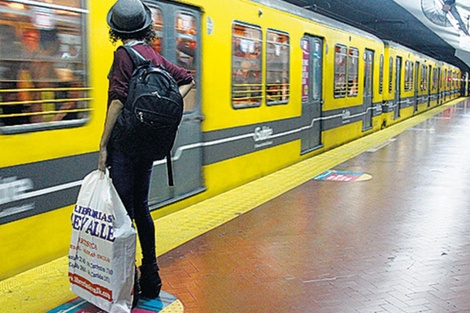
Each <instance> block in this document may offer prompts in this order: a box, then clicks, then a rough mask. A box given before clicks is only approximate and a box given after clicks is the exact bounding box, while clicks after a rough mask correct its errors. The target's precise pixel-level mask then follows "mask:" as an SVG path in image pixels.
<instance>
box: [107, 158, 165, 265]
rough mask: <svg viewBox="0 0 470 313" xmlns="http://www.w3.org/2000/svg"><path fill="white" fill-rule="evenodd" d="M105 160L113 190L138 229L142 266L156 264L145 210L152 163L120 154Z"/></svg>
mask: <svg viewBox="0 0 470 313" xmlns="http://www.w3.org/2000/svg"><path fill="white" fill-rule="evenodd" d="M108 161H109V165H110V166H111V168H110V176H111V178H112V180H113V184H114V187H115V188H116V190H117V192H118V194H119V197H120V198H121V200H122V202H123V204H124V206H125V207H126V210H127V213H128V214H129V216H130V217H131V219H132V220H133V221H135V225H136V227H137V234H138V236H139V241H140V246H141V248H142V256H143V259H142V264H156V263H157V258H156V253H155V225H154V223H153V220H152V217H151V215H150V211H149V207H148V194H149V187H150V176H151V174H152V165H153V161H152V160H148V159H142V158H138V157H137V158H136V157H130V156H128V155H126V154H125V153H122V152H120V151H112V152H111V154H110V156H109V160H108ZM157 268H158V265H157Z"/></svg>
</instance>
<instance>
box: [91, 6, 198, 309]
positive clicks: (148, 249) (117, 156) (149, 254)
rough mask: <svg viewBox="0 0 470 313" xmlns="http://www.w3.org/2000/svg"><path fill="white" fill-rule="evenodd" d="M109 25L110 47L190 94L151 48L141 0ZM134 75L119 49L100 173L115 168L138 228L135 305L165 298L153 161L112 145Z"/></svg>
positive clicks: (177, 71)
mask: <svg viewBox="0 0 470 313" xmlns="http://www.w3.org/2000/svg"><path fill="white" fill-rule="evenodd" d="M107 22H108V25H109V27H110V40H111V42H113V43H115V42H117V41H119V40H120V41H122V43H123V44H124V45H127V46H132V47H133V48H134V49H135V50H137V51H138V52H139V53H140V54H141V55H142V56H143V57H145V58H146V59H148V60H151V61H152V62H153V64H154V65H163V66H164V68H165V69H166V70H167V72H169V73H170V74H171V75H172V76H173V78H174V79H175V81H176V82H177V83H178V86H180V87H179V90H180V93H181V95H182V96H183V97H184V96H185V95H186V94H187V93H188V92H189V90H190V89H191V88H192V86H193V85H194V81H193V77H192V76H191V74H190V72H189V71H187V70H185V69H183V68H181V67H178V66H176V65H174V64H172V63H171V62H169V61H168V60H166V59H165V58H163V57H162V56H161V55H160V54H158V53H157V52H155V51H154V50H153V48H152V46H151V45H150V44H151V42H152V40H153V39H154V38H155V31H154V29H153V22H152V15H151V11H150V9H149V8H148V7H147V6H146V5H145V4H144V3H142V2H141V1H140V0H119V1H117V2H116V3H115V4H114V6H113V7H112V8H111V9H110V11H109V12H108V16H107ZM133 69H134V65H133V62H132V60H131V58H130V56H129V55H128V53H127V51H126V50H125V49H124V48H123V47H119V48H117V49H116V51H115V52H114V61H113V65H112V67H111V71H110V72H109V75H108V79H109V89H108V112H107V116H106V122H105V126H104V130H103V134H102V137H101V142H100V153H99V164H98V168H99V169H100V170H101V171H105V169H106V167H107V166H108V167H109V168H110V176H111V178H112V180H113V184H114V186H115V187H116V190H117V192H118V194H119V196H120V197H121V200H122V202H123V203H124V206H125V207H126V210H127V212H128V214H129V216H130V217H131V219H132V220H133V221H135V224H136V227H137V233H138V236H139V241H140V245H141V248H142V255H143V258H142V266H141V267H140V272H141V277H140V287H139V281H138V280H136V283H135V285H134V305H135V304H136V303H137V300H138V297H139V292H140V289H141V295H142V296H143V297H147V298H156V297H158V295H159V294H160V290H161V286H162V282H161V278H160V275H159V274H158V270H159V267H158V263H157V258H156V252H155V226H154V223H153V220H152V217H151V215H150V211H149V207H148V193H149V186H150V176H151V173H152V166H153V160H151V159H148V158H145V157H144V156H140V157H139V156H138V157H130V156H129V155H127V154H126V153H125V152H124V151H119V150H118V149H116V148H115V147H113V141H112V140H110V138H111V132H112V130H113V128H114V125H115V123H116V120H117V118H118V116H119V114H120V112H121V110H122V109H123V106H124V103H126V98H127V90H128V86H129V80H130V77H131V75H132V72H133ZM136 276H137V275H136ZM136 299H137V300H136Z"/></svg>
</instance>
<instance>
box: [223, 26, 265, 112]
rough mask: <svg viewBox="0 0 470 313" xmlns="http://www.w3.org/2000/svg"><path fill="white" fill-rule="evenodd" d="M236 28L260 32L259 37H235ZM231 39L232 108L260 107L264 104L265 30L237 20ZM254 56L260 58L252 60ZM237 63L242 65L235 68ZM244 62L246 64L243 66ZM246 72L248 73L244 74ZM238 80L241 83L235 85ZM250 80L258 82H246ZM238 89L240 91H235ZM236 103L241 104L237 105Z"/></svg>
mask: <svg viewBox="0 0 470 313" xmlns="http://www.w3.org/2000/svg"><path fill="white" fill-rule="evenodd" d="M236 27H241V28H244V30H245V31H246V30H251V31H253V32H258V33H259V37H244V36H241V35H235V28H236ZM231 38H232V49H231V51H232V52H231V54H232V56H231V57H232V62H231V70H232V75H231V77H232V78H231V88H230V90H231V104H232V107H233V108H235V109H243V108H253V107H259V106H261V104H262V102H263V72H262V66H263V30H262V28H261V27H260V26H258V25H253V24H248V23H245V22H241V21H238V20H235V21H233V22H232V37H231ZM256 43H258V45H256ZM257 48H259V53H257V52H256V49H257ZM243 50H245V51H243ZM237 54H238V55H237ZM253 55H254V56H256V55H258V57H257V58H251V59H250V58H249V57H251V56H253ZM245 56H246V57H245ZM235 62H239V63H240V64H239V65H238V66H237V67H235ZM242 62H243V63H244V64H242ZM247 66H248V68H247ZM250 68H252V69H250ZM245 71H246V73H244V72H245ZM256 73H257V74H256ZM256 75H258V77H256ZM243 76H246V78H245V79H244V77H243ZM236 79H238V80H239V81H240V83H235V80H236ZM248 79H253V80H256V81H255V83H249V82H248V83H247V82H246V81H247V80H248ZM243 80H246V81H243ZM245 87H246V88H245ZM236 88H240V89H238V90H235V89H236ZM244 88H245V89H244ZM235 94H240V95H242V96H241V97H239V99H246V100H247V101H245V102H243V100H236V98H235V97H234V95H235ZM243 95H244V96H243ZM235 101H240V102H238V103H236V102H235Z"/></svg>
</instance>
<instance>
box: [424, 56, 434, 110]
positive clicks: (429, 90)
mask: <svg viewBox="0 0 470 313" xmlns="http://www.w3.org/2000/svg"><path fill="white" fill-rule="evenodd" d="M432 72H433V71H432V66H431V65H429V67H428V73H427V77H426V79H427V82H428V108H429V107H431V88H432V79H431V77H432Z"/></svg>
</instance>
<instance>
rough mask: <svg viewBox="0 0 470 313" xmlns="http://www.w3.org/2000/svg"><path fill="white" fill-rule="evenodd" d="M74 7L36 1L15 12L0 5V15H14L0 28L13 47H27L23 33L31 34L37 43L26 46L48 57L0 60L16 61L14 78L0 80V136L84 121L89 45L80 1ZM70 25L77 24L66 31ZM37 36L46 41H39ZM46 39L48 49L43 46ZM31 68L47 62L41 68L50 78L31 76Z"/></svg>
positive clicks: (87, 110)
mask: <svg viewBox="0 0 470 313" xmlns="http://www.w3.org/2000/svg"><path fill="white" fill-rule="evenodd" d="M2 2H3V3H2ZM2 4H5V5H2ZM75 5H78V6H79V7H76V6H75V7H74V6H64V5H59V4H54V3H41V4H40V5H39V3H38V5H35V4H29V9H28V10H20V9H17V10H16V11H15V8H10V7H8V6H7V3H6V1H0V10H1V11H5V12H8V13H9V14H12V15H14V16H17V18H16V19H15V18H10V19H8V18H5V19H2V20H1V21H0V24H1V25H5V26H6V25H9V26H10V27H12V28H13V29H15V34H16V37H15V38H17V39H16V40H18V41H17V42H18V44H23V45H26V44H28V42H27V41H25V40H26V39H25V38H26V37H25V36H26V34H27V32H29V33H30V34H34V33H37V34H38V36H37V37H36V39H35V40H37V41H36V43H35V45H34V46H30V47H31V48H34V49H41V51H51V52H50V53H54V55H52V54H51V55H50V56H48V57H47V58H43V59H41V58H40V56H41V57H42V55H43V54H44V52H42V53H34V54H31V56H32V57H31V58H24V57H23V56H21V54H18V55H14V54H13V55H11V56H10V57H9V58H8V59H7V58H5V57H4V56H0V62H2V63H5V62H7V63H8V62H10V64H14V63H15V62H16V63H18V72H17V74H15V75H14V77H15V78H14V80H10V83H8V79H4V78H5V77H3V78H0V80H1V82H0V83H1V85H2V86H0V89H1V90H0V133H2V134H19V133H32V132H37V131H44V130H52V129H62V128H75V127H80V126H83V125H85V124H86V123H87V122H88V121H89V120H90V118H91V111H92V108H91V105H90V102H91V100H92V98H91V97H90V92H91V88H90V87H89V62H88V58H87V51H88V44H89V43H88V38H87V36H86V35H85V34H86V33H87V32H86V25H87V19H88V10H86V9H85V5H84V3H83V1H77V3H76V4H75ZM5 16H7V15H5ZM28 18H29V19H30V21H31V23H30V24H29V25H30V26H29V27H27V28H25V27H24V25H23V24H22V23H23V22H22V21H21V20H22V19H28ZM71 24H78V25H79V27H77V26H74V27H72V26H70V25H71ZM22 25H23V26H22ZM71 29H72V30H73V31H71ZM20 31H21V32H20ZM39 31H41V32H39ZM29 33H28V34H29ZM19 34H21V35H22V37H20V36H19ZM39 35H41V36H46V35H47V36H48V37H44V38H41V37H39ZM46 39H47V40H48V41H47V43H48V46H46V45H45V44H46ZM14 40H15V39H12V41H13V42H12V45H10V47H9V49H12V48H11V47H12V46H13V44H14V43H15V41H14ZM28 40H29V39H28ZM43 40H44V41H43ZM30 43H31V44H32V43H33V42H31V41H30ZM43 44H44V45H43ZM47 49H51V50H47ZM23 50H24V49H23ZM8 51H10V50H8ZM18 56H19V58H18ZM33 62H34V63H33ZM29 64H31V66H29ZM34 64H39V65H42V66H43V67H47V64H51V65H52V66H50V67H49V68H48V69H47V71H48V72H47V73H50V74H44V73H43V74H42V75H41V74H40V75H33V74H32V70H36V69H37V68H38V67H37V66H36V65H34ZM15 71H16V70H15ZM25 71H27V72H25ZM26 73H27V74H26ZM39 73H41V72H39ZM46 78H47V79H46ZM5 86H8V87H6V88H5ZM7 107H8V108H9V110H8V111H10V110H11V111H10V112H8V113H6V112H5V110H6V108H7Z"/></svg>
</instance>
